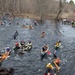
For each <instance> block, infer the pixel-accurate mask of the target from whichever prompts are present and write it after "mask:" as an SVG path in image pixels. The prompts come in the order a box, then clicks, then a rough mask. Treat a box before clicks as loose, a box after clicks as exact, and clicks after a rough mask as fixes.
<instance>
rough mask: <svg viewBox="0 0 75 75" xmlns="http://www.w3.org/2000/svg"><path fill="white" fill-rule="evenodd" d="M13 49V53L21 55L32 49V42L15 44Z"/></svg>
mask: <svg viewBox="0 0 75 75" xmlns="http://www.w3.org/2000/svg"><path fill="white" fill-rule="evenodd" d="M13 49H14V52H15V53H19V54H23V53H24V52H25V51H30V50H31V49H32V42H31V41H29V42H28V43H27V44H26V43H25V41H21V42H20V43H18V42H17V43H16V44H15V46H14V48H13Z"/></svg>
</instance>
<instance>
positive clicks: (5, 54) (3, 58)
mask: <svg viewBox="0 0 75 75" xmlns="http://www.w3.org/2000/svg"><path fill="white" fill-rule="evenodd" d="M8 56H9V52H6V53H4V54H2V56H1V59H0V62H2V61H3V60H5V59H6V58H7V57H8Z"/></svg>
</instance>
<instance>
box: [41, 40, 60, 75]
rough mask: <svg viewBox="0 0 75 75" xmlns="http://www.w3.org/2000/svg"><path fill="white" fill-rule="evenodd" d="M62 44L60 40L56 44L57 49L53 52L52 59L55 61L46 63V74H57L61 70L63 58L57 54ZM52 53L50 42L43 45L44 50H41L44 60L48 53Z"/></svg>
mask: <svg viewBox="0 0 75 75" xmlns="http://www.w3.org/2000/svg"><path fill="white" fill-rule="evenodd" d="M60 46H61V42H60V41H59V40H58V41H57V42H56V44H55V50H54V52H53V60H52V61H53V62H52V63H48V64H47V65H46V71H45V73H44V75H57V74H58V72H59V71H60V63H61V60H60V58H59V57H58V56H57V54H56V52H57V51H58V49H59V48H60ZM50 54H51V52H50V51H49V47H48V44H46V45H45V46H43V47H42V50H41V60H43V59H44V58H47V57H48V55H50Z"/></svg>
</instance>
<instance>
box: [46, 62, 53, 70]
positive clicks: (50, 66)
mask: <svg viewBox="0 0 75 75" xmlns="http://www.w3.org/2000/svg"><path fill="white" fill-rule="evenodd" d="M46 67H47V68H50V69H54V67H53V66H52V65H51V64H50V63H48V64H47V65H46Z"/></svg>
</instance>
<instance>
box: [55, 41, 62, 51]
mask: <svg viewBox="0 0 75 75" xmlns="http://www.w3.org/2000/svg"><path fill="white" fill-rule="evenodd" d="M60 46H61V41H60V40H58V41H57V42H56V44H55V50H58V49H59V47H60Z"/></svg>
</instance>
